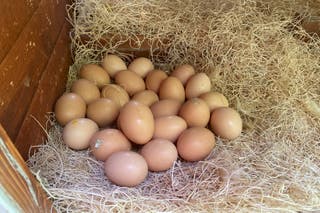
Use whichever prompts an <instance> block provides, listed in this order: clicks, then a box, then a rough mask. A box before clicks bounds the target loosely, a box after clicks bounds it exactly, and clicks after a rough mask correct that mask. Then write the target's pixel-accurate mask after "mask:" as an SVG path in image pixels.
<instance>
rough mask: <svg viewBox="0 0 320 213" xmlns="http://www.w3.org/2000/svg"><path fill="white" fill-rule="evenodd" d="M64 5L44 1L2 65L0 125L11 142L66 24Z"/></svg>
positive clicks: (61, 2)
mask: <svg viewBox="0 0 320 213" xmlns="http://www.w3.org/2000/svg"><path fill="white" fill-rule="evenodd" d="M65 4H66V1H56V0H42V1H41V2H40V4H39V7H38V9H37V10H36V11H35V13H34V14H33V16H32V18H31V20H30V21H29V22H28V24H27V25H26V27H25V28H24V30H23V31H22V33H21V35H20V36H19V38H18V40H17V41H16V43H15V44H14V46H13V47H12V48H11V50H10V51H9V52H8V54H7V56H6V57H5V59H4V60H3V61H2V63H1V64H0V78H1V84H0V122H1V123H2V124H3V125H4V127H5V128H6V130H7V132H8V134H9V135H10V137H11V139H12V140H15V137H16V136H17V133H18V130H19V128H20V126H21V123H22V121H23V118H24V116H25V113H26V112H27V109H28V105H29V104H30V102H31V99H32V96H33V94H34V92H35V90H36V88H37V86H38V81H39V78H40V76H41V74H42V72H43V70H44V68H45V66H46V64H47V62H48V59H49V57H50V55H51V52H52V49H53V47H54V45H55V42H56V40H57V38H58V35H59V32H60V30H61V28H62V25H63V23H64V22H65V14H66V12H65ZM12 118H14V119H12Z"/></svg>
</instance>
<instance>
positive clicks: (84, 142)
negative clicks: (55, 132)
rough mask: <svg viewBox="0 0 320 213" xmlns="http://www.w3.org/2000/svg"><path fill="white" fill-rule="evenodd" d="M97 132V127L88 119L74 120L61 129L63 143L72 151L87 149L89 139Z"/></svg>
mask: <svg viewBox="0 0 320 213" xmlns="http://www.w3.org/2000/svg"><path fill="white" fill-rule="evenodd" d="M98 130H99V127H98V125H97V124H96V123H95V122H94V121H92V120H90V119H88V118H76V119H74V120H71V121H70V122H69V123H67V125H66V126H65V127H64V128H63V133H62V137H63V142H64V143H65V144H66V145H67V146H68V147H70V148H71V149H74V150H83V149H87V148H88V147H89V144H90V138H91V137H92V135H93V134H94V133H96V132H97V131H98Z"/></svg>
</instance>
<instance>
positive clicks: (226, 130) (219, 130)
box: [210, 107, 242, 140]
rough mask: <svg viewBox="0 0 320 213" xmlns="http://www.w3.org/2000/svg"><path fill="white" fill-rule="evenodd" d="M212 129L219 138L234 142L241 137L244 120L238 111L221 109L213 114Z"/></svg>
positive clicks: (211, 119)
mask: <svg viewBox="0 0 320 213" xmlns="http://www.w3.org/2000/svg"><path fill="white" fill-rule="evenodd" d="M210 127H211V129H212V131H213V132H214V133H215V134H216V135H217V136H219V137H221V138H224V139H229V140H233V139H235V138H237V137H239V136H240V135H241V131H242V119H241V117H240V114H239V113H238V112H237V111H236V110H234V109H232V108H230V107H220V108H217V109H215V110H213V112H212V113H211V118H210Z"/></svg>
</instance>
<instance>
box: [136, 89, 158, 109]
mask: <svg viewBox="0 0 320 213" xmlns="http://www.w3.org/2000/svg"><path fill="white" fill-rule="evenodd" d="M131 100H135V101H138V102H140V103H142V104H144V105H146V106H151V105H152V104H153V103H155V102H157V101H159V97H158V95H157V94H156V93H155V92H154V91H152V90H143V91H141V92H138V93H136V94H135V95H134V96H133V97H132V99H131Z"/></svg>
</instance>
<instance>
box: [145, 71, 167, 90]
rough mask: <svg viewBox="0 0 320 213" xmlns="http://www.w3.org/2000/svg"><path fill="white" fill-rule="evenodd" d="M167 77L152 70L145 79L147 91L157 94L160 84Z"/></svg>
mask: <svg viewBox="0 0 320 213" xmlns="http://www.w3.org/2000/svg"><path fill="white" fill-rule="evenodd" d="M167 77H168V75H167V73H165V72H164V71H162V70H153V71H151V72H149V73H148V75H147V76H146V79H145V82H146V87H147V89H149V90H152V91H154V92H155V93H158V91H159V88H160V84H161V82H162V81H163V80H164V79H166V78H167Z"/></svg>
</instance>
